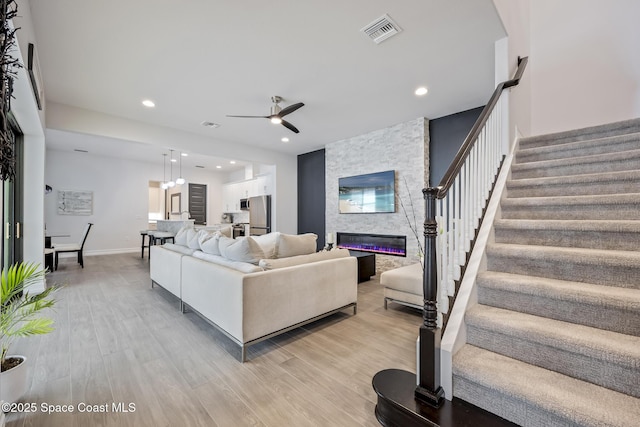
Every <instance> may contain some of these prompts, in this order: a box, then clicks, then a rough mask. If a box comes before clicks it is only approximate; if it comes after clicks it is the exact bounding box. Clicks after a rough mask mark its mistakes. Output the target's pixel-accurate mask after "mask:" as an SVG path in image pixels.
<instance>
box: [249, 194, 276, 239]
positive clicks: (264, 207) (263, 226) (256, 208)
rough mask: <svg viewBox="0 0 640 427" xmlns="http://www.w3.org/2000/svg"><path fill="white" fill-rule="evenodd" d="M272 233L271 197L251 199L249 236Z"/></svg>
mask: <svg viewBox="0 0 640 427" xmlns="http://www.w3.org/2000/svg"><path fill="white" fill-rule="evenodd" d="M270 232H271V196H256V197H250V198H249V235H250V236H259V235H262V234H267V233H270Z"/></svg>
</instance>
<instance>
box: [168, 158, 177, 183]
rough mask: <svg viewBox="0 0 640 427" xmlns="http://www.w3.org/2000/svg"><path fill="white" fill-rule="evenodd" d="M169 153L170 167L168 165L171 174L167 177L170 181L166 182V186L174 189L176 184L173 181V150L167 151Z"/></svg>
mask: <svg viewBox="0 0 640 427" xmlns="http://www.w3.org/2000/svg"><path fill="white" fill-rule="evenodd" d="M169 152H170V153H171V161H170V165H169V166H170V167H171V173H170V175H169V177H170V181H169V182H167V185H168V186H169V187H171V188H173V187H175V186H176V183H175V182H174V181H173V161H174V160H173V150H169Z"/></svg>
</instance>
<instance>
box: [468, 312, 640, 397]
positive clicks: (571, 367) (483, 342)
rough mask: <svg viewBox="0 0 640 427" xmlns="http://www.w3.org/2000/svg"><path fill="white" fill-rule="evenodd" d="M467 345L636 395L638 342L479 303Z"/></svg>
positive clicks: (639, 378) (639, 391) (470, 316)
mask: <svg viewBox="0 0 640 427" xmlns="http://www.w3.org/2000/svg"><path fill="white" fill-rule="evenodd" d="M465 321H466V324H467V343H469V344H471V345H475V346H477V347H481V348H484V349H485V350H489V351H493V352H496V353H499V354H502V355H504V356H508V357H512V358H514V359H518V360H521V361H523V362H526V363H529V364H532V365H536V366H539V367H542V368H545V369H550V370H552V371H556V372H560V373H562V374H565V375H570V376H572V377H575V378H578V379H581V380H584V381H588V382H591V383H593V384H598V385H600V386H603V387H607V388H610V389H612V390H616V391H619V392H622V393H626V394H629V395H632V396H635V397H640V338H639V337H636V336H632V335H626V334H620V333H617V332H611V331H604V330H601V329H597V328H592V327H589V326H584V325H578V324H574V323H568V322H563V321H560V320H554V319H548V318H545V317H540V316H535V315H531V314H526V313H518V312H516V311H512V310H505V309H502V308H497V307H491V306H486V305H481V304H478V305H476V306H474V307H473V308H472V309H471V310H469V311H468V312H467V313H466V318H465Z"/></svg>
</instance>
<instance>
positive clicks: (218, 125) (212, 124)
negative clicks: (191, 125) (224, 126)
mask: <svg viewBox="0 0 640 427" xmlns="http://www.w3.org/2000/svg"><path fill="white" fill-rule="evenodd" d="M200 124H201V125H202V126H204V127H208V128H214V129H215V128H219V127H220V124H219V123H214V122H209V121H206V120H205V121H204V122H202V123H200Z"/></svg>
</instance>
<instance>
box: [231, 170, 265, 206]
mask: <svg viewBox="0 0 640 427" xmlns="http://www.w3.org/2000/svg"><path fill="white" fill-rule="evenodd" d="M272 182H273V177H272V175H271V174H265V175H259V176H257V177H255V178H253V179H248V180H246V181H238V182H231V183H228V184H223V185H222V208H223V209H224V211H225V212H230V213H234V212H236V213H237V212H240V199H248V198H249V197H253V196H263V195H265V194H273V187H272V186H273V184H272Z"/></svg>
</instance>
